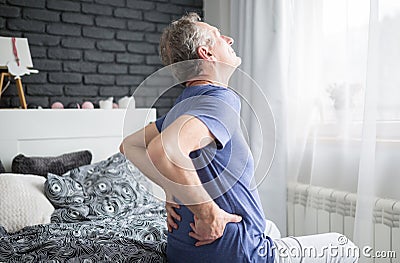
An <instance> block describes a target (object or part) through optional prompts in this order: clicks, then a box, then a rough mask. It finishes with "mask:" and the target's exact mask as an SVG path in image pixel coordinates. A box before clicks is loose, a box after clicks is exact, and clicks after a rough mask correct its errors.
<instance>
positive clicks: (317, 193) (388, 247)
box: [287, 184, 400, 263]
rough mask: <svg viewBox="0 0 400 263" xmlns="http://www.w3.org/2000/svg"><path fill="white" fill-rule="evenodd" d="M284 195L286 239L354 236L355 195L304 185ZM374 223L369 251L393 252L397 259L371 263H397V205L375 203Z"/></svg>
mask: <svg viewBox="0 0 400 263" xmlns="http://www.w3.org/2000/svg"><path fill="white" fill-rule="evenodd" d="M287 193H288V196H287V198H288V202H287V210H288V211H287V212H288V213H287V216H288V217H287V218H288V220H287V227H288V228H287V229H288V235H292V236H302V235H307V234H315V233H324V232H338V233H342V234H344V235H346V236H348V237H352V236H353V230H354V219H355V212H356V200H357V196H356V194H353V193H348V192H342V191H337V190H334V189H328V188H323V187H317V186H310V185H306V184H294V185H291V186H289V187H288V191H287ZM306 211H307V213H306ZM373 221H374V244H371V247H373V248H374V250H375V251H394V252H395V254H396V256H397V258H392V259H388V258H380V259H378V258H376V259H375V261H373V262H375V263H380V262H390V263H398V262H400V201H396V200H390V199H377V200H376V202H375V207H374V210H373ZM305 222H307V223H305Z"/></svg>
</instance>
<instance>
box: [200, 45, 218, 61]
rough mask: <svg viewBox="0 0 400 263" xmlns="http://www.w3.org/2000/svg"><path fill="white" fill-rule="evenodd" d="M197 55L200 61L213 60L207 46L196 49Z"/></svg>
mask: <svg viewBox="0 0 400 263" xmlns="http://www.w3.org/2000/svg"><path fill="white" fill-rule="evenodd" d="M197 54H198V55H199V57H200V58H201V59H205V60H214V59H215V58H214V56H213V54H212V52H211V50H210V49H209V47H207V46H200V47H198V48H197Z"/></svg>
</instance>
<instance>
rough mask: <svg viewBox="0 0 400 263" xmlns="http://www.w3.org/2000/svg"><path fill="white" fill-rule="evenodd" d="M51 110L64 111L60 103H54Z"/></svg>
mask: <svg viewBox="0 0 400 263" xmlns="http://www.w3.org/2000/svg"><path fill="white" fill-rule="evenodd" d="M51 108H52V109H64V105H63V104H62V103H61V102H59V101H56V102H54V103H53V104H52V105H51Z"/></svg>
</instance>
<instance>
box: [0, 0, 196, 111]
mask: <svg viewBox="0 0 400 263" xmlns="http://www.w3.org/2000/svg"><path fill="white" fill-rule="evenodd" d="M202 8H203V0H153V1H137V0H80V1H79V0H78V1H72V0H0V36H9V37H11V36H14V37H25V38H28V41H29V45H30V51H31V55H32V60H33V64H34V68H36V69H38V70H39V71H40V73H39V74H33V75H31V76H24V77H23V78H22V81H23V84H24V90H25V94H26V99H27V103H28V105H31V106H34V105H41V106H42V107H50V106H51V104H52V103H53V102H55V101H61V102H62V103H64V105H66V104H68V103H70V102H77V103H82V102H83V101H85V100H89V101H92V102H94V103H95V104H96V103H98V101H99V100H100V99H105V98H107V97H109V96H113V97H114V100H115V101H116V100H118V99H119V98H121V97H123V96H125V95H128V96H129V95H131V94H132V93H133V91H134V89H135V88H136V87H137V85H138V84H140V83H141V82H142V81H143V80H144V79H145V78H146V77H147V76H148V75H149V74H151V73H153V72H154V71H156V70H157V69H159V68H161V67H162V65H161V62H160V59H159V54H158V41H159V38H160V34H161V32H162V30H163V28H164V27H165V26H166V25H167V24H168V23H170V22H171V21H172V20H174V19H177V18H179V17H180V16H181V15H182V14H184V13H186V12H188V11H194V12H197V13H198V14H200V15H201V16H202ZM148 89H149V90H146V92H143V93H141V96H140V97H135V100H136V105H137V107H149V106H151V105H149V104H150V103H151V102H153V101H154V100H155V98H156V97H158V96H159V95H161V94H160V88H157V87H148ZM180 89H181V88H179V87H176V88H174V89H172V90H170V91H169V92H167V93H166V94H164V95H163V96H162V97H161V98H160V99H159V100H158V101H157V102H156V104H155V107H156V108H157V109H158V113H159V115H161V114H163V113H165V112H166V111H167V110H168V109H169V108H170V107H171V105H172V103H173V101H174V99H175V97H176V96H177V94H179V93H180ZM0 107H3V108H4V107H19V99H18V96H17V91H16V88H15V86H14V82H12V85H10V87H9V88H8V89H7V91H6V92H5V93H4V94H3V96H2V97H1V100H0Z"/></svg>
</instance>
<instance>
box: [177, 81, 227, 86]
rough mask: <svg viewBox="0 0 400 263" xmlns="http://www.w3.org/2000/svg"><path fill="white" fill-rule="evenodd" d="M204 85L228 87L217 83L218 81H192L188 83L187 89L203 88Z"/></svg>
mask: <svg viewBox="0 0 400 263" xmlns="http://www.w3.org/2000/svg"><path fill="white" fill-rule="evenodd" d="M202 85H217V86H223V87H226V86H227V85H226V84H223V83H220V82H216V81H211V80H191V81H186V85H185V86H186V87H192V86H202Z"/></svg>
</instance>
